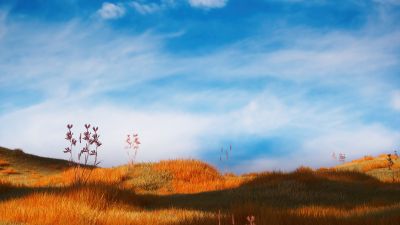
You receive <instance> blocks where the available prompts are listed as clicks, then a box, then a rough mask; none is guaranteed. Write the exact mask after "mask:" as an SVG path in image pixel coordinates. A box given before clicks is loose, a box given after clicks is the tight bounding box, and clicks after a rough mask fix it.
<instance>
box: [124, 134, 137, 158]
mask: <svg viewBox="0 0 400 225" xmlns="http://www.w3.org/2000/svg"><path fill="white" fill-rule="evenodd" d="M126 143H127V144H128V145H127V146H126V147H125V148H126V149H128V151H127V154H128V160H129V165H131V166H132V165H133V164H134V163H135V160H136V156H137V153H138V150H139V146H140V144H141V142H140V140H139V134H137V133H136V134H132V138H131V135H130V134H127V137H126ZM131 151H132V153H131Z"/></svg>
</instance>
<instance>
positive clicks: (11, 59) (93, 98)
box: [0, 0, 400, 172]
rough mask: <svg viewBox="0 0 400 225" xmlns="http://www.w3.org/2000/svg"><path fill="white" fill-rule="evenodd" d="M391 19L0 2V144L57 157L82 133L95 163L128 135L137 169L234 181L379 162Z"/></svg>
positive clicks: (277, 7)
mask: <svg viewBox="0 0 400 225" xmlns="http://www.w3.org/2000/svg"><path fill="white" fill-rule="evenodd" d="M398 21H400V1H398V0H371V1H361V0H348V1H326V0H308V1H302V0H281V1H278V0H246V1H244V0H161V1H151V0H127V1H77V0H57V1H51V2H49V1H41V0H37V1H22V0H21V1H1V2H0V124H1V126H0V145H2V146H6V147H11V148H17V147H19V148H23V149H24V150H25V151H26V152H30V153H33V154H38V155H44V156H50V157H58V158H65V156H64V155H63V153H62V149H63V147H64V145H65V144H66V143H65V140H64V139H63V136H64V132H65V129H66V128H65V125H66V124H67V123H73V124H75V129H76V131H75V132H76V133H78V132H79V131H80V130H79V129H81V128H83V124H84V123H86V122H90V123H93V124H96V125H98V126H99V127H100V133H101V135H102V138H103V142H104V145H103V148H102V150H101V154H102V156H103V162H102V163H103V164H102V165H103V166H112V165H118V164H122V163H125V162H126V152H125V151H126V150H125V149H124V140H125V135H126V134H127V133H128V132H130V133H132V132H138V133H139V134H140V136H141V139H142V143H143V144H142V147H141V149H140V152H139V155H138V159H139V160H141V161H149V160H150V161H153V160H160V159H170V158H199V159H203V160H206V161H207V162H210V163H213V164H214V165H216V166H219V167H221V168H222V167H229V169H230V170H232V171H236V172H247V171H255V170H258V171H259V170H266V169H283V170H290V169H293V168H296V167H298V166H300V165H309V166H313V167H319V166H330V165H334V164H337V163H338V162H335V161H334V160H333V159H332V158H331V154H332V153H333V152H335V153H337V154H338V153H345V154H346V155H347V157H348V159H353V158H357V157H361V156H364V155H368V154H372V155H374V154H378V153H383V152H391V151H393V150H395V149H398V148H399V146H400V130H399V127H400V119H399V118H400V117H399V116H400V69H399V68H400V26H399V25H400V24H399V22H398ZM230 144H232V146H233V152H232V155H231V160H230V161H229V162H228V163H224V164H221V163H220V162H219V161H218V159H219V150H220V148H221V147H223V146H225V147H227V146H229V145H230ZM225 164H227V165H225Z"/></svg>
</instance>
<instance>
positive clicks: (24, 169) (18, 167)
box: [0, 147, 69, 183]
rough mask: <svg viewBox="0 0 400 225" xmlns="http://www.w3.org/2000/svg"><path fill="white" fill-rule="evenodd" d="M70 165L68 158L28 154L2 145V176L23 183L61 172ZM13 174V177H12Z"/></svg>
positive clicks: (0, 152) (0, 164)
mask: <svg viewBox="0 0 400 225" xmlns="http://www.w3.org/2000/svg"><path fill="white" fill-rule="evenodd" d="M68 167H69V162H68V161H66V160H60V159H53V158H46V157H40V156H36V155H31V154H26V153H24V152H23V151H22V150H20V149H15V150H11V149H7V148H4V147H0V178H3V179H6V178H10V179H12V180H13V181H20V182H22V183H27V182H31V181H32V180H35V179H38V178H40V177H45V176H49V175H53V174H57V173H60V172H62V171H64V170H65V169H66V168H68ZM10 176H11V177H10Z"/></svg>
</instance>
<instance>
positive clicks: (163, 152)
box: [0, 101, 210, 166]
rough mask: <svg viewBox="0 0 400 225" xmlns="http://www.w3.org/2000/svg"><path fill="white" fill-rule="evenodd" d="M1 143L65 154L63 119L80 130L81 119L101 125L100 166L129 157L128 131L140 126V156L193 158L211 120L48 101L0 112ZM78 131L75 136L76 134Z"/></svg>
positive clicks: (121, 162) (143, 157) (74, 130)
mask: <svg viewBox="0 0 400 225" xmlns="http://www.w3.org/2000/svg"><path fill="white" fill-rule="evenodd" d="M0 123H1V124H2V127H4V128H5V127H6V128H7V129H0V143H1V145H2V146H7V147H12V148H17V147H18V148H22V149H24V150H25V151H27V152H29V153H33V154H38V155H43V156H51V157H57V158H66V156H65V155H64V154H63V153H62V150H63V148H64V147H65V146H66V145H67V142H66V141H65V139H64V133H65V132H66V128H65V126H66V124H67V123H73V124H74V128H73V132H74V133H75V135H77V134H78V133H79V132H82V131H83V125H84V124H85V123H92V124H94V125H96V126H99V133H100V140H102V142H103V145H102V147H101V149H100V150H99V152H100V153H99V154H100V156H99V157H100V159H101V160H102V161H103V164H102V165H103V166H110V165H118V164H123V163H126V162H127V157H126V150H125V149H124V147H125V146H126V143H125V142H124V141H125V139H126V134H128V133H133V132H138V133H139V135H140V139H141V142H142V145H141V148H140V150H139V154H138V160H140V161H148V160H160V159H169V158H180V157H190V158H195V157H196V156H198V154H199V152H198V151H199V150H200V149H201V147H202V146H201V143H199V137H201V135H203V134H204V132H205V130H206V129H207V126H209V123H210V120H209V119H207V118H203V117H199V116H194V115H188V114H185V113H182V112H172V111H171V112H165V111H163V112H151V111H141V110H131V109H123V108H121V107H114V106H113V105H102V106H95V107H90V108H86V107H84V106H83V105H81V104H72V105H65V104H64V102H62V101H60V102H55V101H50V102H46V103H42V104H40V105H37V106H34V107H30V108H27V109H23V110H20V111H15V112H13V113H9V114H7V115H4V116H2V117H0ZM76 137H77V136H76Z"/></svg>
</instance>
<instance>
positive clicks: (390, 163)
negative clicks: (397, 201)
mask: <svg viewBox="0 0 400 225" xmlns="http://www.w3.org/2000/svg"><path fill="white" fill-rule="evenodd" d="M386 160H387V161H388V169H389V170H391V171H392V181H393V182H394V180H395V179H394V171H393V170H392V167H393V164H394V162H393V159H392V154H387V158H386Z"/></svg>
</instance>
